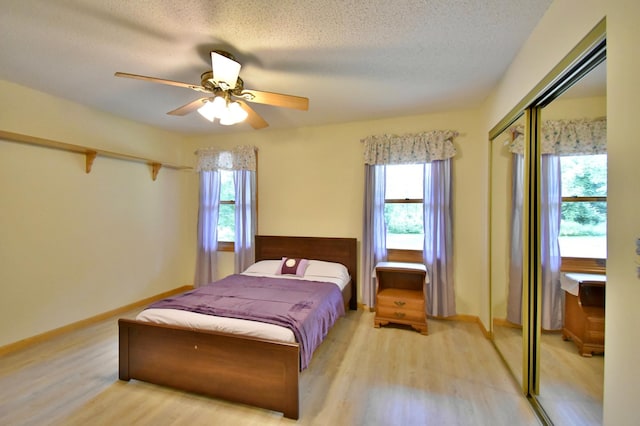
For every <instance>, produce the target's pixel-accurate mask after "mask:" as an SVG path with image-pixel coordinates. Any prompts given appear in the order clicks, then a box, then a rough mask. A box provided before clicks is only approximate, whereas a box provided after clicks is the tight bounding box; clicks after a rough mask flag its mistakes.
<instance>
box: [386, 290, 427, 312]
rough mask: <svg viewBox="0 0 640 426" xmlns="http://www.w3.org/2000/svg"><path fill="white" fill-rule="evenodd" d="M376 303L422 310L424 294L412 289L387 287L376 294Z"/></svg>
mask: <svg viewBox="0 0 640 426" xmlns="http://www.w3.org/2000/svg"><path fill="white" fill-rule="evenodd" d="M376 304H377V305H379V306H388V307H396V308H404V309H415V310H418V311H419V310H424V295H423V293H422V292H417V291H412V290H403V289H398V288H387V289H384V290H382V291H381V292H379V293H378V294H377V299H376Z"/></svg>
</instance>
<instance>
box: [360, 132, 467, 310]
mask: <svg viewBox="0 0 640 426" xmlns="http://www.w3.org/2000/svg"><path fill="white" fill-rule="evenodd" d="M457 135H458V133H457V132H455V131H452V130H445V131H439V130H436V131H430V132H422V133H417V134H406V135H401V136H396V135H380V136H369V137H367V138H365V139H363V140H362V142H363V143H364V145H365V147H364V158H365V167H366V169H365V170H366V175H365V201H364V204H365V205H364V229H363V237H362V245H363V248H362V252H363V256H362V257H363V278H364V279H363V281H364V284H363V299H364V300H363V301H364V303H366V304H368V305H369V306H374V305H375V282H374V280H373V269H374V267H375V264H376V263H377V262H379V261H382V260H387V259H386V258H387V251H386V244H385V239H386V227H385V225H384V183H385V181H384V166H385V165H388V164H426V163H429V166H430V167H425V170H426V169H428V170H429V173H425V177H424V179H425V180H424V188H425V189H424V191H425V194H424V206H425V207H424V218H425V222H424V226H425V241H424V251H423V256H424V261H425V264H426V266H427V271H428V275H429V282H430V283H431V284H430V285H429V288H428V293H429V294H428V299H429V300H428V313H429V314H430V315H437V316H450V315H455V295H454V286H453V259H452V256H451V255H452V253H453V251H452V250H453V249H452V241H453V238H452V226H451V219H452V218H451V207H452V206H451V188H452V185H451V166H450V159H451V158H452V157H453V156H455V154H456V150H455V147H454V145H453V138H454V137H456V136H457ZM436 163H437V164H436ZM434 164H435V166H434Z"/></svg>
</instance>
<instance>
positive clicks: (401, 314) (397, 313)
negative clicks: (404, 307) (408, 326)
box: [393, 312, 405, 318]
mask: <svg viewBox="0 0 640 426" xmlns="http://www.w3.org/2000/svg"><path fill="white" fill-rule="evenodd" d="M393 314H394V315H395V316H396V318H404V316H405V313H404V312H394V313H393Z"/></svg>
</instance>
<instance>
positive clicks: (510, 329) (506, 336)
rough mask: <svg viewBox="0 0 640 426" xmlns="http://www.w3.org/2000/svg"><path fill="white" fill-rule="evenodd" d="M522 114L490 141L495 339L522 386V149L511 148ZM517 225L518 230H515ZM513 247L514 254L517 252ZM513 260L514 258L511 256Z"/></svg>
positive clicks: (492, 290)
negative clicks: (514, 150) (519, 151)
mask: <svg viewBox="0 0 640 426" xmlns="http://www.w3.org/2000/svg"><path fill="white" fill-rule="evenodd" d="M523 123H524V116H522V117H520V119H518V120H517V121H516V122H515V123H514V125H512V126H511V127H510V128H508V129H507V130H505V131H504V132H503V133H502V134H500V135H499V136H498V137H497V138H495V139H494V140H493V141H492V142H491V292H492V294H491V300H492V317H493V338H494V343H495V345H496V347H497V348H498V350H499V351H500V353H501V354H502V356H503V358H504V359H505V361H506V363H507V365H508V366H509V368H510V370H511V372H512V373H513V375H514V377H515V378H516V380H517V381H518V383H520V385H522V383H523V382H522V375H523V341H522V309H521V307H522V253H521V251H520V250H521V247H522V233H521V228H522V227H521V224H522V214H523V212H522V202H523V193H522V188H523V185H524V180H523V179H524V176H523V172H522V166H523V161H522V153H520V155H516V154H513V153H512V147H513V144H514V140H515V138H516V137H517V134H516V133H515V132H514V129H519V128H522V126H523ZM514 226H515V231H514ZM514 250H515V252H516V253H515V257H514V253H513V252H514ZM512 259H513V260H515V261H512Z"/></svg>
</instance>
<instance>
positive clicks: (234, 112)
mask: <svg viewBox="0 0 640 426" xmlns="http://www.w3.org/2000/svg"><path fill="white" fill-rule="evenodd" d="M248 115H249V114H247V112H246V111H245V110H243V109H242V107H241V106H240V104H239V103H237V102H232V103H230V104H229V107H228V108H227V109H226V111H225V112H224V113H223V114H222V116H221V117H220V124H222V125H223V126H231V125H233V124H237V123H241V122H243V121H244V120H246V118H247V117H248Z"/></svg>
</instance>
